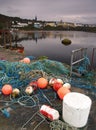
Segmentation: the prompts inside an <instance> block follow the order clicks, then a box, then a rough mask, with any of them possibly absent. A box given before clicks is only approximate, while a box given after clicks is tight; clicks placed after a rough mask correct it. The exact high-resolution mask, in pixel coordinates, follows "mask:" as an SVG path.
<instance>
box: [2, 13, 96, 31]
mask: <svg viewBox="0 0 96 130" xmlns="http://www.w3.org/2000/svg"><path fill="white" fill-rule="evenodd" d="M0 29H11V30H26V31H27V30H69V31H70V30H74V31H90V32H96V24H83V23H72V22H64V21H63V20H60V21H42V20H38V18H37V16H35V18H34V19H32V20H30V19H21V18H19V17H9V16H5V15H1V14H0Z"/></svg>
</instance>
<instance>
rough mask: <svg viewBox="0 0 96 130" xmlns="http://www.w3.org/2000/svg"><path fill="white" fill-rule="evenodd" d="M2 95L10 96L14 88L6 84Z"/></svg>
mask: <svg viewBox="0 0 96 130" xmlns="http://www.w3.org/2000/svg"><path fill="white" fill-rule="evenodd" d="M2 93H3V94H4V95H9V94H11V93H12V86H11V85H10V84H5V85H4V86H3V87H2Z"/></svg>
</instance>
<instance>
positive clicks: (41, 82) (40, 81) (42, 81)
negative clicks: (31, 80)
mask: <svg viewBox="0 0 96 130" xmlns="http://www.w3.org/2000/svg"><path fill="white" fill-rule="evenodd" d="M47 84H48V81H47V79H45V78H43V77H41V78H39V79H38V80H37V86H38V87H39V88H46V87H47Z"/></svg>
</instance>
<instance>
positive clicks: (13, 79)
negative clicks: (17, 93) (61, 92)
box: [0, 59, 69, 88]
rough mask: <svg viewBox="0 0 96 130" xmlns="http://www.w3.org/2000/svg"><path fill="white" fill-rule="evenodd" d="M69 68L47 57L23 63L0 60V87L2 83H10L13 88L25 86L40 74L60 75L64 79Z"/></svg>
mask: <svg viewBox="0 0 96 130" xmlns="http://www.w3.org/2000/svg"><path fill="white" fill-rule="evenodd" d="M68 74H69V70H68V69H67V67H65V66H64V64H62V63H60V62H57V61H51V60H48V59H44V60H38V61H34V62H31V63H30V64H25V63H21V62H9V61H2V60H1V61H0V88H2V86H3V85H4V84H11V85H12V87H13V88H15V87H16V88H19V87H21V86H26V85H28V84H29V83H30V81H34V80H36V79H38V78H39V77H41V76H47V78H50V76H51V77H52V76H54V77H56V76H59V77H60V76H61V77H62V78H63V79H64V77H65V80H66V79H67V78H66V76H67V75H68Z"/></svg>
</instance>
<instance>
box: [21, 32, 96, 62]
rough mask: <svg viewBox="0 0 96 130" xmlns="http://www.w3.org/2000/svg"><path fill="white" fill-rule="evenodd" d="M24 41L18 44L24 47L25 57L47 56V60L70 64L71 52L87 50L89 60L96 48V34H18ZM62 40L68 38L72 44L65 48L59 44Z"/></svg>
mask: <svg viewBox="0 0 96 130" xmlns="http://www.w3.org/2000/svg"><path fill="white" fill-rule="evenodd" d="M19 37H20V38H21V39H22V38H24V40H21V41H20V44H22V45H23V46H24V50H25V55H26V56H29V55H33V56H35V57H39V56H47V57H48V58H49V59H52V60H57V61H60V62H65V63H67V64H70V58H71V51H72V50H75V49H78V48H83V47H85V48H88V50H87V54H88V57H89V58H91V55H92V50H93V48H95V47H96V33H88V32H77V31H60V32H54V31H50V32H33V33H30V34H19ZM64 38H69V39H70V40H71V41H72V43H71V44H70V45H68V46H65V45H63V44H62V43H61V41H62V40H63V39H64Z"/></svg>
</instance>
